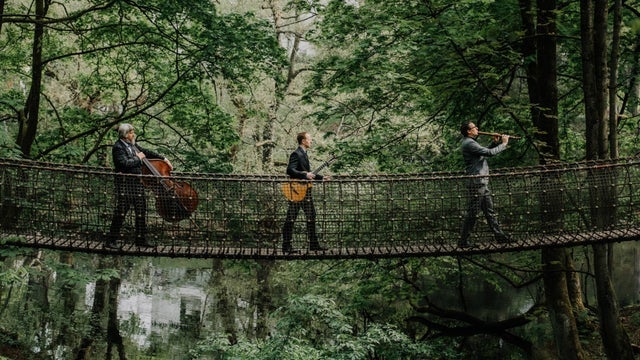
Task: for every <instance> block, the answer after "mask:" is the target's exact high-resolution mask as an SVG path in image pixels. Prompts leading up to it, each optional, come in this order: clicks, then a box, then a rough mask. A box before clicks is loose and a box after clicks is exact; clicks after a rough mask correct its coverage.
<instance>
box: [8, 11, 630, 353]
mask: <svg viewBox="0 0 640 360" xmlns="http://www.w3.org/2000/svg"><path fill="white" fill-rule="evenodd" d="M639 40H640V1H637V0H626V1H625V0H611V1H603V0H581V1H576V0H567V1H564V2H560V1H557V0H537V1H533V0H518V1H515V0H501V1H495V0H494V1H492V0H457V1H450V0H399V1H384V0H322V1H318V0H255V1H252V0H211V1H201V0H180V1H170V0H147V1H136V0H73V1H52V0H30V1H29V0H14V1H0V72H1V73H2V78H1V79H0V81H2V82H3V86H1V87H0V120H1V123H0V126H1V128H0V158H8V159H30V160H38V161H47V162H52V163H63V164H79V165H91V166H104V167H110V168H112V167H113V159H112V156H111V151H112V145H113V144H114V142H115V141H116V140H117V139H118V134H117V132H116V131H114V130H115V129H116V128H117V126H118V125H119V124H123V123H130V124H133V125H134V126H135V128H136V134H137V141H138V143H139V144H141V145H142V146H144V147H147V148H152V149H155V150H157V151H158V152H159V153H161V154H164V155H165V156H167V158H169V159H171V162H172V163H173V165H174V167H175V169H176V170H177V171H180V172H186V173H189V172H194V173H212V174H213V173H216V174H217V173H220V174H252V175H255V174H279V175H282V174H284V173H285V171H286V165H287V160H288V158H289V154H290V153H291V152H292V151H293V150H295V148H296V146H297V143H296V135H297V134H298V133H299V132H303V131H307V132H309V133H310V134H312V135H313V138H314V146H313V148H312V150H311V151H310V157H311V160H312V162H314V163H315V164H320V163H322V161H323V160H324V159H326V158H328V157H329V155H330V154H339V157H338V159H337V161H335V162H334V163H333V164H332V165H331V166H330V167H329V168H328V169H326V170H325V172H326V173H327V174H331V175H335V176H339V175H357V174H368V175H371V174H412V173H429V172H437V171H459V170H461V169H462V168H463V160H462V155H461V153H460V140H461V136H460V124H461V123H463V122H465V121H473V122H474V123H475V124H476V125H478V127H479V128H480V129H482V130H486V131H492V132H499V133H503V134H513V135H518V136H521V137H522V140H520V141H513V142H510V143H509V151H505V152H504V153H503V154H501V155H500V156H499V157H495V158H492V159H491V160H490V165H491V167H492V168H512V167H522V166H532V165H550V164H558V163H571V162H578V161H590V160H611V159H624V158H632V157H637V156H638V154H639V153H640V150H639V149H638V148H637V146H636V143H637V142H638V137H639V136H640V101H639V100H640V79H639V76H640V41H639ZM6 186H9V185H7V184H5V183H4V182H3V181H2V176H1V175H0V199H1V197H2V193H3V191H4V190H6V189H5V187H6ZM635 191H639V190H635ZM614 197H615V194H614V193H612V191H611V190H606V189H605V190H604V191H602V192H601V193H599V194H598V201H600V202H601V203H605V204H606V203H609V202H611V199H613V198H614ZM498 207H499V206H498ZM3 215H4V214H1V213H0V217H2V216H3ZM590 215H591V217H592V219H591V220H592V222H593V225H594V227H596V228H606V227H607V226H608V223H607V222H608V221H610V220H609V219H610V217H609V216H608V214H607V213H606V207H600V208H599V207H595V210H594V211H592V212H591V214H590ZM550 216H553V215H550ZM547 220H549V224H550V226H558V224H556V222H554V219H553V218H550V219H547ZM278 226H281V224H279V225H278ZM0 241H1V240H0ZM623 246H624V247H623ZM637 252H638V249H637V244H635V243H634V242H630V243H626V244H596V245H589V246H581V247H572V248H568V247H566V248H548V249H547V248H545V249H540V250H535V251H522V252H513V253H506V254H489V255H476V256H458V257H452V256H442V257H435V258H420V257H411V258H394V259H375V260H362V259H359V260H325V261H320V260H309V261H281V260H278V261H275V260H273V261H272V260H256V261H244V260H243V261H240V260H222V259H210V260H207V261H202V260H198V261H188V260H184V259H182V260H181V259H153V258H129V257H118V256H99V255H89V254H82V253H66V252H57V251H49V250H33V249H30V250H28V249H17V248H13V247H8V246H2V247H0V259H1V260H2V261H1V262H0V359H1V358H3V357H4V358H7V359H116V358H117V359H265V360H266V359H496V358H500V359H612V360H613V359H616V360H618V359H634V358H636V357H637V354H638V352H640V314H638V312H637V311H636V310H637V307H636V306H637V305H636V302H637V300H621V299H620V297H619V289H620V287H619V284H620V283H621V282H624V281H635V282H637V280H636V278H632V276H636V277H637V276H638V274H637V272H638V270H637V269H636V268H637V267H638V266H637V264H636V262H637V261H638V259H637V258H634V259H633V260H631V264H628V263H626V264H625V263H623V264H622V265H621V264H620V262H619V261H618V260H620V259H623V258H624V259H626V257H625V256H626V255H628V254H633V255H635V256H636V257H637V255H636V254H637ZM191 266H195V267H197V268H198V269H200V270H202V271H203V272H206V274H207V276H206V279H207V280H206V281H205V282H206V285H205V287H206V288H203V289H201V290H202V291H203V292H204V293H206V298H207V299H208V300H207V302H206V303H205V307H204V310H203V313H204V314H206V315H203V314H200V316H196V317H195V319H191V318H190V317H189V316H187V315H189V314H188V311H186V310H185V309H182V308H181V309H180V311H181V314H182V315H183V317H185V318H189V321H190V322H189V323H188V324H186V323H185V324H184V327H183V328H181V331H182V336H183V337H182V338H180V339H161V338H158V339H155V340H154V341H153V346H147V347H140V346H138V345H137V344H136V343H135V341H133V340H132V338H133V336H134V335H136V331H137V329H138V327H139V326H140V323H142V322H143V321H142V320H143V319H135V320H128V321H122V319H121V318H119V317H118V303H119V296H123V289H124V288H125V286H124V285H123V284H124V283H125V282H126V281H127V280H130V279H132V278H136V279H137V281H141V282H143V283H147V284H149V286H151V285H150V284H153V283H154V282H155V281H156V280H157V277H154V276H153V274H152V271H151V270H154V271H156V272H157V273H160V272H161V271H160V270H159V269H165V268H174V269H178V268H180V269H182V268H188V267H191ZM200 270H199V271H200ZM88 289H91V296H89V295H88ZM636 295H637V294H636ZM485 297H490V298H489V299H486V298H485ZM636 298H637V296H636ZM488 304H502V306H501V308H500V309H499V310H498V313H497V314H495V313H494V314H492V315H487V312H486V311H485V310H486V309H484V308H483V306H488ZM129 335H130V336H129Z"/></svg>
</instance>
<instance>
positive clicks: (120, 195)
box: [108, 175, 147, 241]
mask: <svg viewBox="0 0 640 360" xmlns="http://www.w3.org/2000/svg"><path fill="white" fill-rule="evenodd" d="M115 191H116V207H115V210H114V211H113V217H112V218H111V228H110V229H109V236H108V240H110V241H115V240H117V239H119V238H120V236H121V234H120V232H121V230H122V225H123V224H124V221H125V217H126V215H127V213H128V212H129V209H130V208H131V206H132V205H133V210H134V213H135V236H136V241H144V238H145V234H146V232H147V198H146V196H145V193H144V186H143V185H142V183H141V182H140V179H138V178H135V177H130V176H126V177H125V176H117V175H116V179H115Z"/></svg>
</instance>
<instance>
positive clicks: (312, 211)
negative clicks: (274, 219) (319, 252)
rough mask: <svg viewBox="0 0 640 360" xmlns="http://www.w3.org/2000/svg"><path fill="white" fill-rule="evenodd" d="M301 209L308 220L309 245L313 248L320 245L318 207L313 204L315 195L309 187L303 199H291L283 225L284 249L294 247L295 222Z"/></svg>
mask: <svg viewBox="0 0 640 360" xmlns="http://www.w3.org/2000/svg"><path fill="white" fill-rule="evenodd" d="M300 209H302V211H304V215H305V218H306V220H307V239H308V240H309V246H310V247H312V248H313V247H317V246H318V245H319V243H318V237H317V235H316V207H315V205H314V204H313V196H312V195H311V190H310V189H309V190H308V191H307V194H306V195H305V197H304V199H302V201H298V202H293V201H289V208H288V209H287V217H286V219H285V220H284V225H283V227H282V249H284V250H291V249H292V245H291V239H292V238H293V224H294V222H295V221H296V218H298V213H299V212H300Z"/></svg>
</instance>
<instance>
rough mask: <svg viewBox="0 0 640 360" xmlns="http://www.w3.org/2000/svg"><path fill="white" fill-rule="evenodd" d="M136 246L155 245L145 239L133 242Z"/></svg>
mask: <svg viewBox="0 0 640 360" xmlns="http://www.w3.org/2000/svg"><path fill="white" fill-rule="evenodd" d="M135 244H136V246H137V247H147V248H149V247H155V245H152V244H151V243H149V242H147V240H136V242H135Z"/></svg>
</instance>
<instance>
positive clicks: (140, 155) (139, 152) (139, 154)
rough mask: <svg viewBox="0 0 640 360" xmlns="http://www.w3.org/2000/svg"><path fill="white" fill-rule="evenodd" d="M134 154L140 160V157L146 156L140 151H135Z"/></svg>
mask: <svg viewBox="0 0 640 360" xmlns="http://www.w3.org/2000/svg"><path fill="white" fill-rule="evenodd" d="M136 156H138V159H140V160H142V159H144V158H146V157H147V156H146V155H145V154H144V153H143V152H142V151H138V152H137V153H136Z"/></svg>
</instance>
